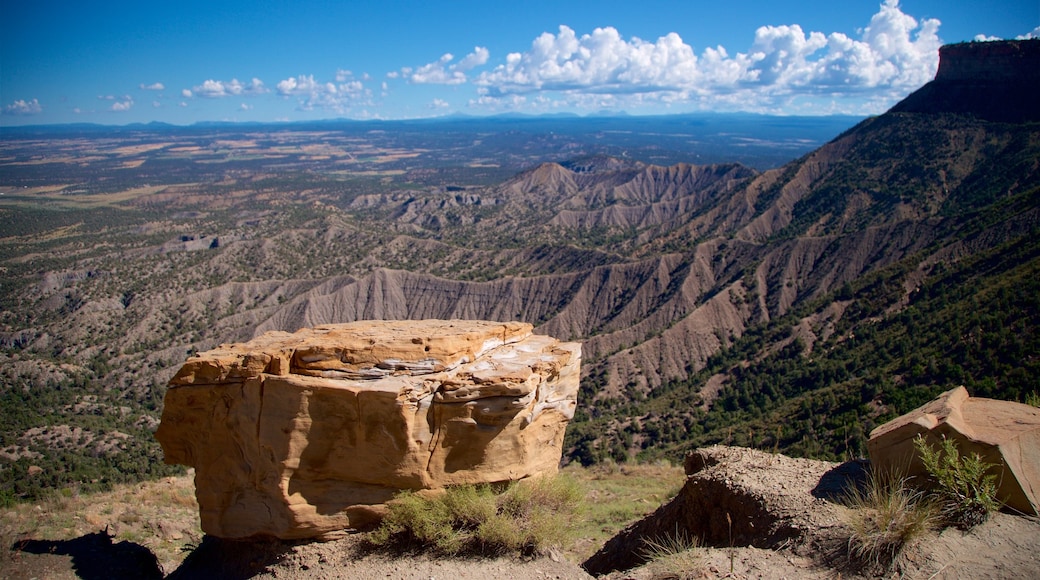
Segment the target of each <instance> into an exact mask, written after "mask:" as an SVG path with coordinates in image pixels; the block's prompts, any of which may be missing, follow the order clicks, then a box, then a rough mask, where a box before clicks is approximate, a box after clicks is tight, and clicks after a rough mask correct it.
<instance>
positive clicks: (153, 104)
mask: <svg viewBox="0 0 1040 580" xmlns="http://www.w3.org/2000/svg"><path fill="white" fill-rule="evenodd" d="M152 108H153V109H159V108H162V103H160V102H159V101H152Z"/></svg>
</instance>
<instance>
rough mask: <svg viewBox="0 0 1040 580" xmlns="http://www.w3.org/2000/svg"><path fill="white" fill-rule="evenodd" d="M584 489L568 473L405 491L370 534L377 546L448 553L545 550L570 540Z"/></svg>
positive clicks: (500, 552) (529, 552) (391, 504)
mask: <svg viewBox="0 0 1040 580" xmlns="http://www.w3.org/2000/svg"><path fill="white" fill-rule="evenodd" d="M584 495H585V494H584V493H583V491H582V490H581V489H580V487H579V486H578V485H577V483H576V482H575V481H574V480H573V479H571V478H569V477H566V476H556V477H541V478H536V479H533V480H530V481H523V482H518V483H513V484H510V485H509V486H508V487H506V488H505V489H504V490H502V491H500V492H499V491H496V489H495V488H493V487H492V486H489V485H480V486H458V487H453V488H449V489H447V490H445V492H444V493H442V494H439V495H431V494H425V493H413V492H405V493H402V494H400V495H398V496H397V498H395V499H394V501H392V502H391V503H390V504H389V505H388V507H389V514H388V515H387V517H386V518H385V519H384V520H383V522H382V524H381V525H380V527H379V528H378V529H376V530H375V531H374V532H372V533H371V534H370V536H369V541H370V542H372V543H373V544H375V545H377V546H385V547H408V546H415V545H422V546H425V547H429V548H432V549H433V550H435V551H437V552H439V553H441V554H444V555H459V554H487V555H501V554H508V553H517V554H523V555H531V554H538V553H545V552H546V551H547V550H548V549H549V548H552V547H556V546H562V545H563V544H564V543H565V542H566V541H567V539H568V536H569V531H570V530H571V529H572V527H573V524H572V522H573V520H574V519H575V518H574V515H575V513H576V511H577V510H578V508H579V506H580V504H581V502H582V500H583V498H584Z"/></svg>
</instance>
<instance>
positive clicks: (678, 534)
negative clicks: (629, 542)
mask: <svg viewBox="0 0 1040 580" xmlns="http://www.w3.org/2000/svg"><path fill="white" fill-rule="evenodd" d="M643 543H644V545H643V548H642V550H640V555H641V556H642V557H643V558H645V559H646V560H647V561H648V563H647V564H646V566H645V568H646V570H647V571H648V572H649V573H650V576H651V578H669V579H672V578H674V579H676V580H687V579H692V578H698V577H699V576H698V575H697V572H698V571H699V570H700V567H701V560H702V558H701V554H700V553H699V552H698V551H697V538H695V537H693V536H691V535H689V534H687V533H686V532H685V531H683V530H676V531H675V533H674V534H671V535H667V536H663V537H658V538H645V539H644V540H643Z"/></svg>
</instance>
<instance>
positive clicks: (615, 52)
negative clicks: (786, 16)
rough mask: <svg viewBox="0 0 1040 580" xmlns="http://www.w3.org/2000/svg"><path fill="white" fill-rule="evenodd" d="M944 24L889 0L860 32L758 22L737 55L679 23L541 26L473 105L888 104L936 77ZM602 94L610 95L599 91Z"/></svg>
mask: <svg viewBox="0 0 1040 580" xmlns="http://www.w3.org/2000/svg"><path fill="white" fill-rule="evenodd" d="M939 24H940V23H939V21H938V20H935V19H926V20H923V21H921V22H918V21H917V20H916V19H914V18H913V17H911V16H908V15H907V14H904V13H903V12H902V11H901V10H900V8H899V1H898V0H886V1H885V3H884V4H882V5H881V6H880V8H879V10H878V12H877V14H875V15H874V16H873V17H872V18H871V20H870V24H869V25H868V26H866V27H865V28H864V29H863V30H862V32H861V33H860V38H858V39H854V38H850V37H848V36H846V35H845V34H842V33H838V32H835V33H831V34H824V33H821V32H813V31H810V32H808V33H806V32H805V31H804V30H803V29H802V27H801V26H799V25H797V24H791V25H784V26H762V27H760V28H759V29H758V30H757V31H756V32H755V36H754V39H753V41H752V43H751V46H750V47H749V48H748V50H747V51H746V52H738V53H736V54H732V55H731V53H730V52H728V51H727V50H726V49H725V48H724V47H721V46H719V47H715V48H706V49H704V50H703V51H702V52H701V54H700V55H698V54H697V53H696V52H695V51H694V49H693V47H692V46H690V45H689V44H687V43H686V42H685V41H683V39H682V38H681V37H680V36H679V35H678V34H676V33H674V32H673V33H669V34H666V35H664V36H662V37H660V38H658V39H657V40H656V41H654V42H649V41H645V40H642V39H639V38H635V37H633V38H631V39H625V38H623V37H622V36H621V34H620V33H619V32H618V30H616V29H615V28H612V27H606V28H597V29H595V30H594V31H593V32H592V33H591V34H585V35H582V36H578V35H577V34H576V33H575V31H574V30H572V29H571V28H569V27H567V26H560V28H559V32H558V33H557V34H551V33H543V34H542V35H541V36H539V37H538V38H536V39H535V40H534V41H533V42H532V43H531V47H530V49H528V50H527V51H526V52H523V53H511V54H509V55H507V57H506V60H505V63H504V64H500V65H498V66H496V67H495V68H494V69H492V70H490V71H486V72H483V73H481V74H480V75H479V76H478V77H477V78H476V79H475V81H474V82H475V84H477V85H478V86H479V87H482V88H484V89H486V90H485V91H484V93H483V94H482V98H481V99H478V100H477V101H474V102H473V103H471V104H473V105H474V106H481V103H494V104H495V105H496V106H497V105H500V104H501V103H502V101H500V100H493V99H496V98H499V97H503V96H506V95H511V94H521V95H522V94H530V93H541V94H546V93H547V92H548V93H552V94H554V95H555V96H556V97H557V98H558V99H559V100H561V101H563V102H565V103H567V104H569V105H574V106H577V104H578V103H586V104H588V103H593V104H596V105H598V104H600V103H606V102H608V101H609V102H610V103H609V104H610V105H611V106H645V105H649V104H653V105H656V106H662V105H663V106H672V105H673V104H686V105H687V106H688V108H689V106H693V107H695V108H717V107H718V106H721V107H730V106H732V107H733V108H736V109H743V110H763V111H766V110H775V109H776V108H777V107H780V108H781V109H783V108H785V107H788V106H790V105H791V104H792V103H794V102H795V101H798V100H799V99H803V100H804V99H814V98H815V99H823V98H826V99H830V100H832V99H833V98H845V97H847V98H849V99H856V100H858V101H859V102H860V104H861V105H862V106H869V107H880V108H881V110H883V109H884V108H887V107H888V106H890V105H891V104H892V103H893V102H894V101H895V100H897V99H898V98H900V97H901V96H903V95H905V94H906V93H907V92H909V91H910V90H913V89H915V88H917V87H919V86H921V85H923V84H924V83H926V82H928V81H929V80H931V79H932V78H933V77H934V75H935V70H936V68H937V67H938V63H939V54H938V49H939V46H940V45H941V41H940V40H939V38H938V28H939ZM445 57H448V58H447V59H446V58H445ZM445 57H442V58H441V60H440V61H438V62H437V63H431V65H426V67H423V69H420V70H424V72H427V73H428V74H429V75H431V76H432V75H434V74H435V73H437V72H438V70H439V69H437V67H436V66H435V65H438V64H441V63H443V64H446V63H447V62H449V61H450V55H445ZM467 58H468V57H467ZM464 60H465V59H464ZM460 64H461V63H460ZM441 68H443V69H444V72H445V73H451V72H453V71H452V69H448V68H444V67H441ZM426 69H429V70H426ZM417 72H418V71H417ZM454 78H455V77H453V76H444V77H442V78H441V80H442V82H449V81H451V80H453V79H454ZM413 82H416V81H414V80H413ZM606 94H609V95H612V97H613V98H612V99H603V98H602V97H598V96H595V95H606ZM579 95H587V96H588V95H592V96H593V97H592V98H585V97H581V98H579ZM533 102H534V101H529V102H528V103H527V104H528V105H531V104H532V103H533ZM866 103H869V105H867V104H866ZM871 112H873V111H871Z"/></svg>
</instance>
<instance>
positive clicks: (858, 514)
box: [845, 472, 938, 569]
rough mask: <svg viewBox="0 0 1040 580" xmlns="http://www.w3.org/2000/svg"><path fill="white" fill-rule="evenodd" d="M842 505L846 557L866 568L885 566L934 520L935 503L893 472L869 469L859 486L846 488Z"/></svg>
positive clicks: (935, 519)
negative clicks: (847, 554) (866, 476)
mask: <svg viewBox="0 0 1040 580" xmlns="http://www.w3.org/2000/svg"><path fill="white" fill-rule="evenodd" d="M845 504H846V506H848V507H849V508H850V509H849V511H848V512H847V516H846V520H845V524H846V525H847V527H848V530H849V537H848V551H849V557H850V559H851V560H852V561H853V562H855V563H858V564H860V565H862V566H864V567H867V568H883V569H887V568H888V567H889V566H890V565H891V563H892V562H893V561H895V559H896V558H897V557H898V556H899V554H900V553H902V551H903V549H904V548H906V547H907V546H909V545H911V544H912V543H913V542H915V541H917V540H918V539H920V538H921V537H922V536H923V535H924V534H926V533H927V532H928V531H929V530H931V529H932V528H934V527H935V525H936V523H937V514H938V510H937V508H936V505H935V504H934V502H932V501H931V500H930V499H929V498H928V497H927V496H926V495H925V494H924V492H921V491H919V490H916V489H914V488H912V487H911V486H910V485H909V484H908V483H907V480H906V479H905V478H901V477H895V476H893V475H892V474H886V473H878V472H872V473H871V475H870V478H869V479H868V480H867V482H866V483H865V484H864V485H863V486H862V487H853V488H851V489H849V490H848V492H847V493H846V498H845Z"/></svg>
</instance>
